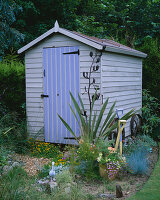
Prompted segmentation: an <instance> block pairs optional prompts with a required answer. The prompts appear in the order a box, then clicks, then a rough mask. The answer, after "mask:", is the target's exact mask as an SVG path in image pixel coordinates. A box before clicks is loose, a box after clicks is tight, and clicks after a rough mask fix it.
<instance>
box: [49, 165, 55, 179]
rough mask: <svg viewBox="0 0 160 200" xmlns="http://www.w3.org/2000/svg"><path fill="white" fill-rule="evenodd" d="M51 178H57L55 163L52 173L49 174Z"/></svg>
mask: <svg viewBox="0 0 160 200" xmlns="http://www.w3.org/2000/svg"><path fill="white" fill-rule="evenodd" d="M49 176H50V177H51V179H52V178H55V176H56V172H55V167H54V162H52V169H51V171H50V172H49Z"/></svg>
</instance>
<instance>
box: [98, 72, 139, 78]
mask: <svg viewBox="0 0 160 200" xmlns="http://www.w3.org/2000/svg"><path fill="white" fill-rule="evenodd" d="M102 77H141V72H136V71H134V72H122V73H119V72H118V71H116V72H113V71H104V72H103V73H102Z"/></svg>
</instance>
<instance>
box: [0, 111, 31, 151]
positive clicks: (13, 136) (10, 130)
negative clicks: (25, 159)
mask: <svg viewBox="0 0 160 200" xmlns="http://www.w3.org/2000/svg"><path fill="white" fill-rule="evenodd" d="M27 136H28V134H27V130H26V123H25V122H24V121H21V120H19V117H18V115H17V113H8V114H6V115H5V116H3V117H1V118H0V145H3V146H5V147H7V148H10V149H12V150H14V151H15V152H17V153H25V152H26V151H27V150H28V143H27Z"/></svg>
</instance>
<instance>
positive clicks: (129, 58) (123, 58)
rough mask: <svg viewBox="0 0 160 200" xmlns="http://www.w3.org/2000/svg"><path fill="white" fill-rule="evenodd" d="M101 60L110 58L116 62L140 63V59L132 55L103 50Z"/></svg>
mask: <svg viewBox="0 0 160 200" xmlns="http://www.w3.org/2000/svg"><path fill="white" fill-rule="evenodd" d="M102 59H103V60H110V61H115V60H116V61H117V62H129V63H135V64H139V63H141V61H142V59H141V58H137V57H133V56H127V55H122V54H116V53H108V52H105V53H104V54H103V56H102Z"/></svg>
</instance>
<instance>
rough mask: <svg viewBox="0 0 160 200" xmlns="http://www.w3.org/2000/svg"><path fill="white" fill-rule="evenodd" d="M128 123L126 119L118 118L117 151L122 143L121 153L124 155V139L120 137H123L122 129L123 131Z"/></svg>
mask: <svg viewBox="0 0 160 200" xmlns="http://www.w3.org/2000/svg"><path fill="white" fill-rule="evenodd" d="M126 123H127V121H126V120H118V136H117V140H116V146H115V151H117V149H118V144H119V143H120V155H122V141H120V137H121V134H122V131H123V129H124V127H125V125H126ZM121 124H123V125H122V126H121Z"/></svg>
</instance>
